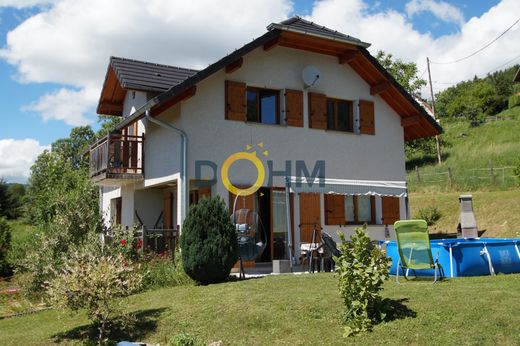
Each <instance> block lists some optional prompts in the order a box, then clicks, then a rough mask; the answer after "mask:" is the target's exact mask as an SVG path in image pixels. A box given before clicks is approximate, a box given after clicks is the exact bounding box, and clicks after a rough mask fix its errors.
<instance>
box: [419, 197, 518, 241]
mask: <svg viewBox="0 0 520 346" xmlns="http://www.w3.org/2000/svg"><path fill="white" fill-rule="evenodd" d="M462 193H468V192H443V193H439V192H430V193H418V192H412V193H410V211H411V215H412V217H416V216H417V213H418V211H419V209H421V208H425V207H427V206H429V205H433V206H436V207H437V208H438V209H439V210H440V212H441V214H442V216H441V219H440V220H439V221H438V222H437V223H436V224H435V225H433V226H431V227H430V232H432V233H438V232H443V233H446V232H448V233H449V232H455V231H456V227H457V223H458V222H459V215H460V207H459V194H462ZM469 193H472V195H473V209H474V211H475V216H476V218H477V225H478V228H479V229H485V230H487V231H486V233H485V234H484V236H489V237H517V238H520V190H511V191H476V192H469Z"/></svg>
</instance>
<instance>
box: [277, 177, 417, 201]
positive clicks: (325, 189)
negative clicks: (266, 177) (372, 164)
mask: <svg viewBox="0 0 520 346" xmlns="http://www.w3.org/2000/svg"><path fill="white" fill-rule="evenodd" d="M287 182H288V185H289V187H290V189H291V192H317V193H331V194H342V195H370V196H395V197H407V190H406V182H405V181H385V180H348V179H332V178H312V179H307V178H302V177H290V178H289V179H288V181H287Z"/></svg>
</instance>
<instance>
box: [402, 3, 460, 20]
mask: <svg viewBox="0 0 520 346" xmlns="http://www.w3.org/2000/svg"><path fill="white" fill-rule="evenodd" d="M421 12H430V13H431V14H433V15H434V16H435V17H437V18H439V19H440V20H442V21H444V22H447V23H455V24H457V25H459V26H462V25H464V23H465V19H464V13H462V11H461V10H460V9H458V8H457V7H455V6H453V5H451V4H449V3H447V2H444V1H435V0H411V1H410V2H408V3H407V4H406V13H407V14H408V16H410V17H413V16H414V15H416V14H419V13H421Z"/></svg>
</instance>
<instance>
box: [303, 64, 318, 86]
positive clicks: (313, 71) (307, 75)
mask: <svg viewBox="0 0 520 346" xmlns="http://www.w3.org/2000/svg"><path fill="white" fill-rule="evenodd" d="M302 77H303V84H304V85H305V89H308V88H310V87H313V86H315V85H316V84H317V83H318V81H319V80H320V78H321V72H320V70H318V69H317V68H316V67H314V66H311V65H309V66H305V68H304V69H303V71H302Z"/></svg>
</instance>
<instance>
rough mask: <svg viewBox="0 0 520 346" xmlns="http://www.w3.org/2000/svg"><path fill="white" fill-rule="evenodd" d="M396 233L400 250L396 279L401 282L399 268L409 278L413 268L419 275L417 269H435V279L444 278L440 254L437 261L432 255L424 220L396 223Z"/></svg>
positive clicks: (435, 280)
mask: <svg viewBox="0 0 520 346" xmlns="http://www.w3.org/2000/svg"><path fill="white" fill-rule="evenodd" d="M394 230H395V235H396V238H397V248H398V250H399V261H398V262H397V268H396V277H395V279H396V281H397V283H399V269H401V271H402V273H403V276H404V278H405V279H407V280H408V272H409V270H412V271H413V272H414V275H415V276H416V277H417V274H416V273H415V270H420V269H434V276H435V279H434V281H433V283H436V282H437V279H438V278H439V275H440V278H441V279H442V277H443V275H442V268H441V266H440V264H439V254H438V253H437V257H436V259H435V261H434V260H433V257H432V251H431V248H430V237H429V235H428V225H427V224H426V221H424V220H403V221H397V222H396V223H395V224H394Z"/></svg>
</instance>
